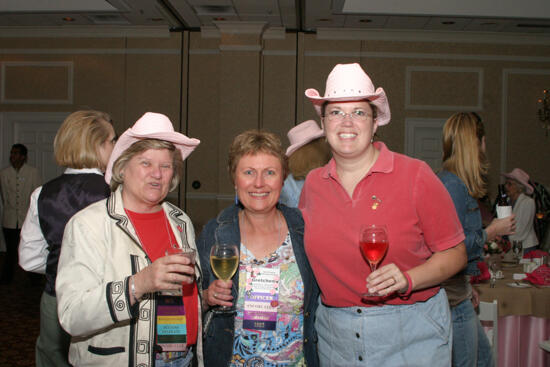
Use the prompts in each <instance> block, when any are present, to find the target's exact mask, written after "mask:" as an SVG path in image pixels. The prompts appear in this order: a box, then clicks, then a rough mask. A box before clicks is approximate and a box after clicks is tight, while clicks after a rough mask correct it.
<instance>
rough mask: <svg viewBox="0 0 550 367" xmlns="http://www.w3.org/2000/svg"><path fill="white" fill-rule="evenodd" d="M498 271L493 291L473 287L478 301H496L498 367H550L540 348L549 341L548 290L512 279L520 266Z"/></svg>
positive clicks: (505, 266) (547, 355) (482, 286)
mask: <svg viewBox="0 0 550 367" xmlns="http://www.w3.org/2000/svg"><path fill="white" fill-rule="evenodd" d="M501 270H502V273H503V276H504V277H503V278H502V279H499V280H497V282H496V284H495V287H494V288H491V287H490V285H489V282H488V281H487V282H484V283H480V284H475V285H474V287H475V289H476V290H477V292H478V293H479V298H480V301H484V302H493V300H495V299H496V300H498V315H499V319H498V367H518V366H529V367H539V366H540V367H544V366H550V353H549V352H546V351H544V350H543V349H542V348H540V347H539V343H540V342H541V341H544V340H548V339H550V287H544V286H534V285H532V284H531V283H529V282H527V281H516V280H514V279H513V274H514V273H517V274H521V273H523V265H517V264H506V263H503V264H502V267H501ZM510 284H511V285H512V286H511V285H510ZM523 284H527V285H529V286H525V287H524V285H523Z"/></svg>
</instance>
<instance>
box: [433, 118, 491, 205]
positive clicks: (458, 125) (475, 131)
mask: <svg viewBox="0 0 550 367" xmlns="http://www.w3.org/2000/svg"><path fill="white" fill-rule="evenodd" d="M484 136H485V129H484V127H483V123H482V122H481V119H480V118H479V116H477V114H474V113H471V112H459V113H455V114H454V115H452V116H451V117H449V119H448V120H447V122H445V125H444V126H443V169H445V170H447V171H449V172H452V173H454V174H455V175H457V176H458V177H459V178H460V179H461V180H462V181H463V182H464V184H465V185H466V187H467V188H468V193H469V194H470V195H471V196H472V197H474V198H481V197H483V196H485V194H486V193H487V187H486V177H487V173H488V171H489V162H488V161H487V157H486V156H485V153H483V151H482V150H481V142H482V139H483V137H484Z"/></svg>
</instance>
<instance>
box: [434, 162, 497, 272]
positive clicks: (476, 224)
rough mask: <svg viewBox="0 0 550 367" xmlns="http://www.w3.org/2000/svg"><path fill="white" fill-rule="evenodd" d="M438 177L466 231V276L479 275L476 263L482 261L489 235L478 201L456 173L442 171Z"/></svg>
mask: <svg viewBox="0 0 550 367" xmlns="http://www.w3.org/2000/svg"><path fill="white" fill-rule="evenodd" d="M438 177H439V179H440V180H441V181H442V182H443V185H445V188H446V189H447V191H449V194H450V195H451V198H452V199H453V202H454V204H455V208H456V214H457V215H458V219H460V223H461V224H462V228H463V229H464V236H466V239H465V240H464V244H465V245H466V253H467V254H468V264H467V265H466V269H465V273H466V275H479V269H478V268H477V265H476V263H477V262H478V261H480V260H481V255H482V254H483V244H484V243H485V240H486V239H487V233H486V232H485V230H483V226H482V223H481V212H480V210H479V206H478V204H477V200H476V199H474V198H473V197H471V196H470V194H469V193H468V188H467V187H466V185H465V184H464V182H462V180H461V179H460V178H458V176H456V175H455V174H454V173H451V172H448V171H441V172H440V173H439V174H438Z"/></svg>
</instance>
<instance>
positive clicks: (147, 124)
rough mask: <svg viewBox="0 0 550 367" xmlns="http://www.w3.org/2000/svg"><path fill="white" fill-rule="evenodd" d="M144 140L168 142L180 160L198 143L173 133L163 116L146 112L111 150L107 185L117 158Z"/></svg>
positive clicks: (196, 140) (106, 172) (167, 120)
mask: <svg viewBox="0 0 550 367" xmlns="http://www.w3.org/2000/svg"><path fill="white" fill-rule="evenodd" d="M144 139H157V140H165V141H169V142H170V143H172V144H174V146H175V147H176V148H177V149H178V150H179V151H180V152H181V159H183V160H185V158H187V156H189V154H191V152H192V151H193V150H195V148H196V147H197V145H199V143H200V140H198V139H194V138H188V137H187V136H185V135H183V134H181V133H178V132H176V131H174V126H173V125H172V122H171V121H170V119H169V118H168V117H166V116H165V115H163V114H161V113H154V112H147V113H145V114H144V115H143V116H141V118H140V119H139V120H137V121H136V123H135V124H134V126H132V127H131V128H129V129H128V130H126V131H125V132H124V133H123V134H122V135H121V136H120V138H118V140H117V142H116V144H115V147H114V148H113V152H112V153H111V157H110V158H109V163H108V164H107V169H106V170H105V181H106V182H107V184H110V183H111V175H112V170H113V164H114V163H115V162H116V160H117V159H118V157H120V155H121V154H122V153H123V152H124V151H125V150H126V149H128V148H129V147H130V146H131V145H132V144H134V143H135V142H136V141H138V140H144Z"/></svg>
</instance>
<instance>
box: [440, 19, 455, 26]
mask: <svg viewBox="0 0 550 367" xmlns="http://www.w3.org/2000/svg"><path fill="white" fill-rule="evenodd" d="M441 24H444V25H453V24H455V22H453V21H452V20H446V21H444V22H441Z"/></svg>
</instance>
